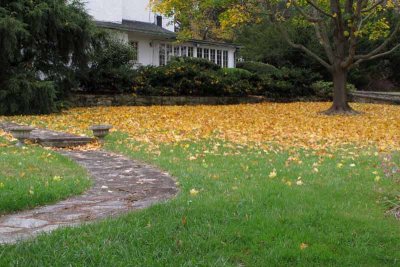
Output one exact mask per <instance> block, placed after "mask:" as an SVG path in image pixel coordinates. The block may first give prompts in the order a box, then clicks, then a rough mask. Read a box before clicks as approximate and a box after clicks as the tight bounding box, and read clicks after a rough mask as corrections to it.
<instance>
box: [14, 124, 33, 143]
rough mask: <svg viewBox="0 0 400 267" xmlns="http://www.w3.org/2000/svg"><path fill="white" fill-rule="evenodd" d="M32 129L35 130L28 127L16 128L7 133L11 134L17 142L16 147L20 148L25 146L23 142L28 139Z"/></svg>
mask: <svg viewBox="0 0 400 267" xmlns="http://www.w3.org/2000/svg"><path fill="white" fill-rule="evenodd" d="M34 129H35V128H33V127H30V126H16V127H11V128H10V129H9V131H10V132H11V134H12V135H13V137H14V138H15V139H17V140H18V143H17V146H18V147H22V146H24V145H25V140H26V139H28V138H29V137H30V135H31V132H32V131H33V130H34Z"/></svg>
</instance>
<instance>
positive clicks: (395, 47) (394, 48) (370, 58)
mask: <svg viewBox="0 0 400 267" xmlns="http://www.w3.org/2000/svg"><path fill="white" fill-rule="evenodd" d="M399 47H400V44H397V45H396V46H394V47H393V48H392V49H390V50H388V51H386V52H383V53H380V54H377V55H374V56H372V57H369V58H363V59H359V60H357V61H356V62H355V63H354V65H358V64H360V63H361V62H364V61H367V60H373V59H377V58H380V57H384V56H387V55H389V54H391V53H393V52H394V51H396V50H397V49H398V48H399Z"/></svg>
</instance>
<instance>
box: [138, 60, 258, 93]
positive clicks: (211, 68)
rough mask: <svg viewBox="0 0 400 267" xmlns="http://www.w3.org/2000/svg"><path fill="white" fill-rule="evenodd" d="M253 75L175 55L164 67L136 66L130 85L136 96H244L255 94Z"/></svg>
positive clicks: (205, 61)
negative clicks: (132, 82)
mask: <svg viewBox="0 0 400 267" xmlns="http://www.w3.org/2000/svg"><path fill="white" fill-rule="evenodd" d="M252 76H254V75H253V74H251V73H249V72H244V71H236V70H227V69H221V68H220V67H219V66H218V65H216V64H214V63H212V62H209V61H207V60H204V59H197V58H175V59H173V60H172V61H171V62H170V63H169V64H168V65H166V66H162V67H142V68H140V69H138V72H137V75H136V79H135V82H134V86H133V88H134V92H135V93H136V94H138V95H158V96H182V95H185V96H244V95H249V94H253V93H255V89H256V87H255V85H254V83H253V82H252V80H251V79H249V77H252Z"/></svg>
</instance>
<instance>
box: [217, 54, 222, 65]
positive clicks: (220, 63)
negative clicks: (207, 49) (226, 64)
mask: <svg viewBox="0 0 400 267" xmlns="http://www.w3.org/2000/svg"><path fill="white" fill-rule="evenodd" d="M217 65H218V66H220V67H222V51H221V50H217Z"/></svg>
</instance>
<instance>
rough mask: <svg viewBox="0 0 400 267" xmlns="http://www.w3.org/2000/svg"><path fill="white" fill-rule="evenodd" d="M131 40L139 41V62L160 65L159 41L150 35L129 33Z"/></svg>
mask: <svg viewBox="0 0 400 267" xmlns="http://www.w3.org/2000/svg"><path fill="white" fill-rule="evenodd" d="M127 36H128V38H129V41H135V42H138V63H139V64H140V65H145V66H147V65H156V66H157V65H158V42H157V41H155V40H152V39H151V38H150V37H148V36H145V35H140V34H134V33H129V34H128V35H127Z"/></svg>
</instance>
